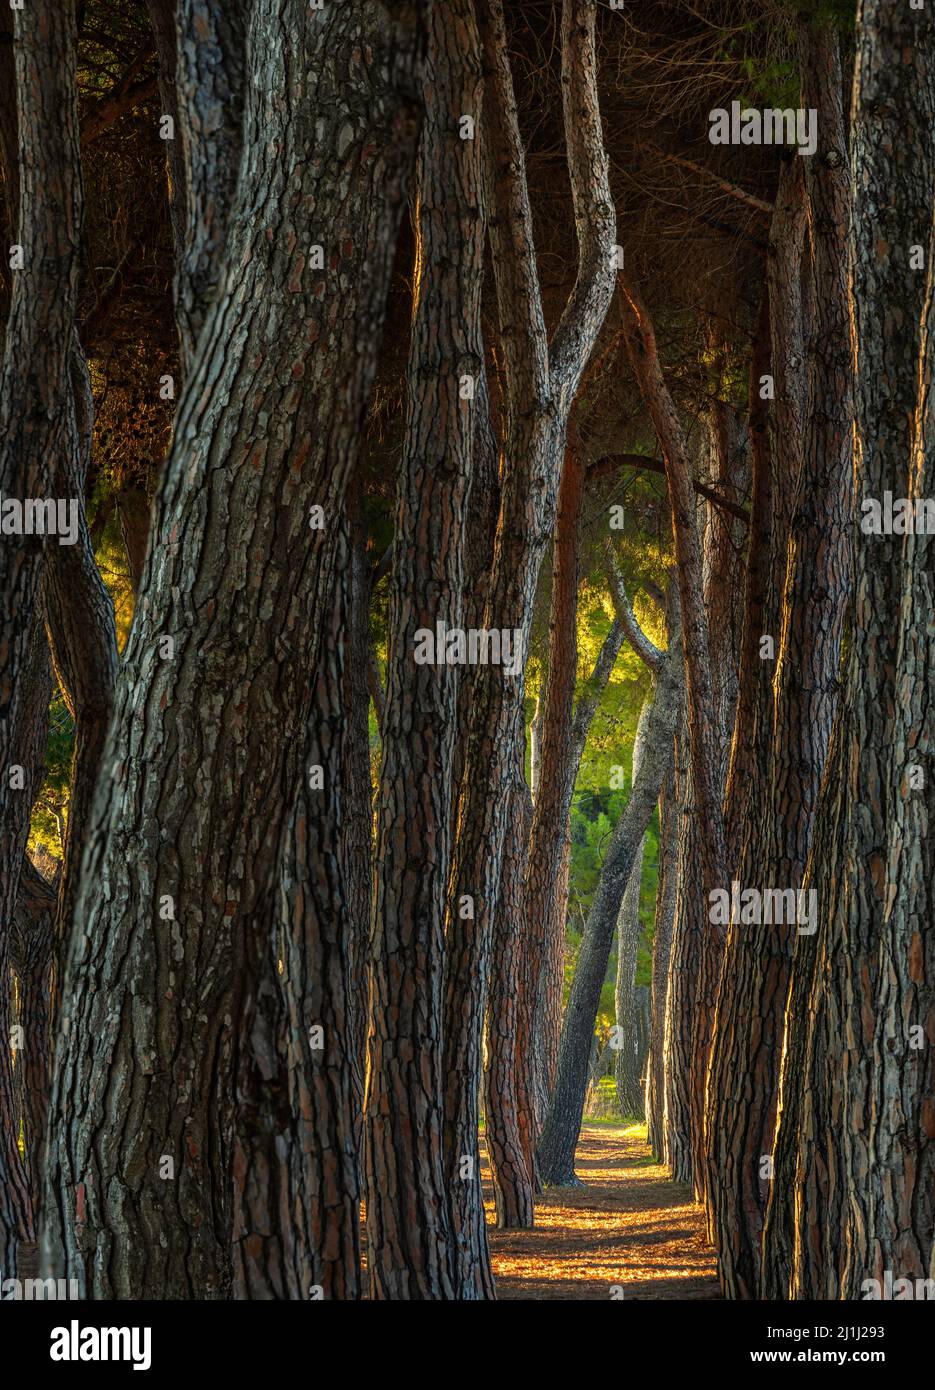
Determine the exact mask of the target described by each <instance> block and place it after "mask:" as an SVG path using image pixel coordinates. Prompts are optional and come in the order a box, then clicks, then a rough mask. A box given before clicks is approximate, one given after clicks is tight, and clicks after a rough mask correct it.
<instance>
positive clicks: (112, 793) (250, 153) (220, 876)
mask: <svg viewBox="0 0 935 1390" xmlns="http://www.w3.org/2000/svg"><path fill="white" fill-rule="evenodd" d="M251 46H252V48H253V50H254V51H255V52H256V53H257V54H259V53H260V52H261V53H262V61H263V66H264V72H265V80H264V82H263V83H262V84H253V83H251V84H249V85H248V87H247V90H246V95H245V103H246V109H245V118H244V129H245V131H246V132H248V135H247V138H246V141H245V146H244V153H243V164H242V168H241V177H240V180H239V183H238V192H237V197H236V200H235V207H234V210H233V212H232V214H231V221H230V235H229V237H228V244H227V252H226V260H225V265H224V268H223V270H222V273H221V275H220V277H219V287H218V292H217V295H216V298H215V302H214V304H213V306H212V307H211V309H210V311H209V313H208V318H207V320H206V322H205V325H204V331H203V332H202V333H201V335H200V338H199V348H198V351H197V353H196V357H195V361H194V363H193V366H192V370H191V372H190V374H189V377H188V380H187V383H186V387H185V390H184V393H183V396H182V399H181V401H180V404H179V415H178V421H177V425H176V432H175V442H174V445H173V452H172V455H171V457H170V459H169V461H168V464H167V467H166V470H165V475H164V478H163V481H162V485H161V488H160V492H159V495H158V497H157V500H156V505H155V509H154V526H153V544H152V546H151V549H150V555H149V560H148V562H147V568H146V574H145V576H144V583H143V590H142V592H141V595H140V600H139V603H138V605H137V611H136V615H135V618H134V623H133V629H132V631H131V634H130V639H129V641H128V644H127V650H126V654H125V665H124V670H123V672H122V675H121V680H120V682H119V687H118V694H117V703H116V710H115V715H114V719H113V722H112V725H111V731H110V734H109V737H108V744H107V749H106V751H105V758H104V768H105V775H104V776H103V777H102V779H101V782H100V784H99V795H98V797H97V800H96V804H95V812H94V817H93V822H92V825H91V827H90V832H89V844H88V850H87V852H86V856H85V872H84V874H83V878H82V885H81V891H80V895H79V906H78V915H77V920H78V921H80V923H81V929H80V930H77V931H75V932H74V933H73V936H72V942H71V949H70V952H69V956H68V963H67V966H66V974H65V982H64V987H63V995H62V1020H61V1029H60V1033H59V1039H58V1043H57V1047H56V1064H55V1077H54V1081H53V1097H52V1123H51V1134H52V1135H53V1143H52V1145H51V1149H50V1162H49V1173H48V1180H47V1186H46V1195H47V1200H46V1211H45V1218H46V1224H45V1229H44V1237H43V1244H44V1258H45V1261H46V1266H47V1268H48V1270H49V1272H50V1273H53V1274H57V1275H62V1274H67V1275H68V1276H73V1277H75V1278H77V1279H78V1280H79V1282H80V1286H81V1290H82V1293H83V1294H84V1295H89V1296H97V1297H122V1298H130V1297H133V1298H139V1297H202V1298H217V1297H224V1296H225V1295H226V1294H227V1293H228V1292H229V1291H230V1290H231V1288H232V1279H233V1269H232V1250H231V1240H232V1210H233V1193H232V1184H233V1183H234V1182H235V1181H237V1180H238V1178H240V1177H241V1176H242V1175H234V1174H232V1172H231V1169H230V1159H231V1155H232V1151H233V1139H234V1135H233V1126H234V1101H235V1097H234V1078H233V1051H234V1047H235V1043H236V1041H237V1039H238V1038H239V1039H241V1040H242V1039H245V1038H246V1039H249V1038H250V1036H251V1029H252V1021H251V1020H250V1019H249V1017H245V1013H244V1010H245V1006H246V1004H248V1003H249V1002H250V998H251V992H252V991H254V990H255V988H256V982H257V981H258V980H260V979H261V978H262V973H263V972H262V966H263V963H264V960H265V958H266V954H267V952H268V950H269V949H270V936H269V930H268V923H269V915H268V913H267V914H266V916H265V918H264V915H263V909H264V906H265V905H266V904H267V903H268V902H269V901H270V898H271V894H272V891H273V888H274V886H275V884H276V882H277V879H278V872H279V867H280V860H279V840H280V833H279V832H280V829H281V827H282V822H283V818H284V815H285V810H286V808H287V807H288V806H289V805H290V802H291V798H292V797H293V795H294V777H293V773H294V767H293V764H294V762H295V754H294V751H293V750H294V749H295V748H300V749H301V748H303V746H304V744H305V714H306V709H307V705H308V702H309V694H310V691H309V688H308V687H309V672H310V671H312V670H314V669H315V666H316V661H317V659H318V655H319V651H320V645H321V641H320V631H321V629H322V627H325V626H326V619H327V618H328V616H329V615H328V612H327V606H326V605H328V604H330V603H331V602H332V601H333V593H329V592H328V581H329V580H330V575H328V574H327V572H326V573H324V574H321V573H320V572H321V570H322V568H323V567H325V568H326V569H327V563H326V562H327V560H328V557H329V555H330V553H331V552H332V551H333V549H334V544H333V541H331V539H330V537H331V536H333V534H334V532H335V529H336V528H338V527H339V526H340V521H341V517H342V515H343V508H344V489H345V486H346V483H347V479H348V477H349V475H350V472H351V469H352V467H353V463H354V457H355V453H356V449H357V442H358V440H359V437H360V433H361V428H362V421H363V416H364V412H365V408H366V404H367V399H368V394H369V389H370V384H371V381H372V376H373V368H374V357H375V352H376V339H377V338H378V337H379V328H380V325H381V323H382V319H383V313H384V305H385V295H386V288H387V284H388V279H389V274H390V267H391V261H392V252H393V245H394V239H395V229H396V226H397V222H398V218H399V215H400V211H401V207H402V204H403V195H404V190H405V185H406V181H407V179H408V176H409V173H410V170H411V167H412V161H413V158H414V144H415V135H416V128H417V121H416V119H415V111H416V102H415V91H416V72H417V55H418V51H419V24H418V22H417V19H416V17H415V16H414V15H413V14H412V13H411V12H410V11H406V12H405V14H404V15H403V16H402V17H400V18H399V19H398V20H396V21H391V20H390V19H389V18H388V17H387V14H386V11H385V10H384V8H383V7H382V6H380V5H374V4H370V3H368V4H363V3H356V2H355V3H348V4H345V5H342V6H341V7H333V9H332V10H329V11H328V12H326V13H324V14H319V13H314V12H310V11H309V9H308V6H307V5H305V4H304V3H300V0H287V3H286V4H281V3H279V0H275V3H274V0H258V3H257V4H256V5H255V7H254V14H253V22H252V27H251ZM362 89H365V90H366V97H365V98H362V97H361V91H362ZM310 148H314V149H315V150H317V151H320V152H321V153H320V157H319V158H316V159H314V160H310V159H309V157H308V151H309V149H310ZM316 247H318V248H320V254H319V251H318V250H316V249H315V248H316ZM310 344H311V345H312V347H311V351H310ZM313 507H320V508H321V516H322V517H323V518H324V528H323V531H317V530H312V529H310V524H309V522H310V517H311V518H312V520H313V521H314V520H315V519H316V517H317V516H318V513H316V512H313V511H312V508H313ZM323 537H324V539H323ZM316 538H317V539H316ZM320 581H321V582H320ZM323 609H324V611H322V610H323ZM313 871H314V866H313ZM322 873H323V875H324V870H322ZM264 921H265V923H266V928H265V929H264V930H259V929H258V926H257V923H258V922H264ZM131 1019H132V1026H131ZM234 1034H236V1037H235V1036H234ZM87 1038H93V1039H94V1041H95V1045H94V1047H93V1049H90V1050H89V1049H88V1048H87V1047H86V1046H85V1045H84V1040H86V1039H87ZM169 1074H171V1075H172V1076H173V1077H174V1078H175V1081H174V1084H173V1086H172V1087H167V1086H166V1085H165V1084H164V1079H165V1077H166V1076H167V1075H169ZM105 1100H106V1105H105ZM325 1103H327V1102H325ZM287 1122H288V1117H285V1118H284V1120H283V1123H287ZM247 1138H248V1139H251V1136H247ZM261 1138H262V1136H260V1138H258V1139H257V1143H259V1142H260V1139H261ZM271 1216H272V1218H273V1219H275V1220H279V1219H281V1216H280V1213H279V1212H278V1211H277V1212H273V1213H271Z"/></svg>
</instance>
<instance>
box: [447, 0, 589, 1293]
mask: <svg viewBox="0 0 935 1390" xmlns="http://www.w3.org/2000/svg"><path fill="white" fill-rule="evenodd" d="M595 14H596V5H595V4H594V3H593V0H565V3H564V5H563V9H562V26H561V27H562V71H563V84H562V91H563V112H564V125H565V139H566V146H567V153H568V164H569V174H570V180H571V191H572V200H573V203H574V210H575V227H576V233H577V239H578V250H579V261H578V276H577V280H576V283H575V287H574V290H573V291H572V294H571V296H570V298H569V300H568V303H567V304H566V306H565V309H564V311H563V314H562V317H561V319H560V321H559V324H558V326H557V328H556V330H555V334H554V336H553V339H552V342H551V344H549V345H547V343H546V337H545V327H544V320H543V313H542V303H541V297H540V290H539V283H538V276H537V272H536V265H535V251H534V246H533V240H532V220H531V213H530V207H529V195H528V189H527V186H526V176H525V161H524V157H523V150H522V144H521V140H520V136H519V130H518V125H517V120H516V104H515V98H514V94H513V83H512V76H511V73H510V66H509V58H508V53H507V44H506V34H505V28H504V21H503V13H502V7H501V5H500V3H499V0H483V3H482V4H481V5H480V6H479V17H480V21H481V33H482V39H483V44H484V57H485V62H486V71H487V74H488V76H487V86H486V91H485V117H484V123H485V128H486V132H487V137H488V142H489V145H488V148H489V150H490V173H491V181H492V184H493V191H492V196H491V198H490V206H491V216H492V220H491V229H490V230H491V244H492V250H493V259H494V270H495V280H496V287H497V299H498V308H499V318H500V336H501V342H502V346H503V358H504V379H505V394H506V409H505V412H504V413H505V417H506V418H505V424H504V429H503V436H504V440H503V455H504V462H503V470H502V476H503V484H502V493H501V503H500V521H499V525H498V529H497V539H496V548H495V551H494V558H493V565H492V570H491V577H490V588H489V591H488V600H487V610H486V614H485V626H486V627H488V628H507V629H512V630H513V632H515V633H518V634H519V637H520V652H521V654H525V651H526V646H527V642H528V637H529V630H530V626H531V621H532V609H533V602H534V598H535V589H536V581H537V579H538V574H539V567H540V564H541V561H542V556H543V552H544V549H545V545H546V541H547V538H548V536H549V535H550V534H551V532H552V529H553V525H554V519H555V509H556V501H557V492H558V484H559V468H560V463H561V460H562V457H563V454H564V436H565V430H566V427H567V421H568V416H569V413H570V410H571V406H572V402H573V400H574V397H575V393H576V391H577V389H578V385H579V383H580V381H581V377H582V375H583V372H584V370H585V367H586V365H587V361H588V359H589V356H590V353H591V351H592V349H593V346H594V343H595V341H596V338H597V335H598V333H599V331H600V328H601V326H602V323H603V320H604V316H605V314H606V311H607V307H608V304H609V301H610V297H611V294H612V290H613V279H614V271H613V263H612V259H611V251H612V247H613V244H614V237H615V235H616V232H615V227H616V220H615V216H614V208H613V203H612V200H611V196H610V189H609V183H608V167H607V157H606V152H605V150H604V143H603V134H602V130H601V123H600V112H599V107H598V96H597V80H596V77H597V75H596V54H595V44H594V22H595ZM523 691H524V678H523V674H522V673H520V674H517V675H511V674H510V673H509V671H508V670H507V668H506V667H505V666H504V665H500V666H490V665H488V666H482V667H479V668H478V678H477V681H476V683H475V688H474V691H473V709H472V723H471V732H470V737H469V742H468V756H467V771H466V777H465V796H464V797H463V798H462V803H461V813H460V821H459V825H460V833H459V836H458V841H457V846H456V852H455V858H454V865H453V872H452V880H451V883H452V890H451V894H450V897H449V904H450V906H449V919H448V920H449V930H448V937H447V942H446V960H445V1009H444V1037H445V1065H444V1070H445V1078H446V1094H445V1144H444V1148H445V1164H446V1181H447V1188H448V1197H449V1205H450V1210H451V1225H452V1236H453V1241H454V1255H455V1267H454V1274H455V1285H456V1290H457V1294H458V1296H459V1297H462V1298H469V1299H473V1298H483V1297H487V1296H489V1294H490V1291H491V1289H492V1278H491V1275H490V1267H489V1257H488V1253H487V1237H486V1226H485V1220H484V1208H483V1202H482V1194H481V1186H480V1164H479V1156H478V1140H477V1125H478V1108H477V1099H478V1092H479V1086H480V1075H481V1042H482V1028H483V1020H484V1016H485V1010H486V994H487V981H488V970H489V963H490V945H491V934H492V929H493V921H494V915H495V912H496V907H497V898H498V894H499V888H500V873H501V868H502V863H503V847H504V840H505V834H506V811H507V808H508V805H509V798H508V796H507V794H506V793H507V791H508V787H509V777H510V758H511V753H512V749H513V748H514V747H515V744H516V742H517V740H518V739H519V737H520V735H521V733H522V725H523ZM468 903H469V904H470V914H471V915H469V909H468V908H467V906H466V905H467V904H468ZM464 1160H467V1162H464ZM465 1171H468V1172H470V1173H471V1174H472V1177H471V1179H470V1180H468V1181H465V1180H464V1178H463V1176H462V1174H463V1173H464V1172H465Z"/></svg>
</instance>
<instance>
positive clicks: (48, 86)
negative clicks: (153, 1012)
mask: <svg viewBox="0 0 935 1390" xmlns="http://www.w3.org/2000/svg"><path fill="white" fill-rule="evenodd" d="M13 45H14V52H15V65H16V94H17V95H16V101H17V118H18V129H19V161H18V168H12V167H7V168H5V170H4V175H5V181H6V186H7V188H8V189H9V188H10V187H11V186H14V185H15V186H16V187H17V194H16V196H15V198H14V200H13V201H14V202H15V205H16V206H15V212H16V213H17V214H18V216H17V217H16V218H15V222H16V226H17V231H16V236H15V241H14V248H19V254H21V256H22V267H21V268H20V269H13V272H12V275H13V291H12V297H11V302H10V311H9V316H8V318H7V324H6V341H5V348H4V355H3V366H2V372H0V495H2V496H3V497H4V498H10V497H12V498H16V499H18V500H20V501H25V500H26V499H30V498H33V499H41V498H46V497H48V496H49V495H50V493H51V491H52V480H53V478H54V477H55V474H56V469H57V466H58V463H59V460H60V459H61V458H62V457H63V454H64V452H65V450H66V449H67V448H68V442H69V428H68V423H69V422H68V412H69V406H70V399H71V385H70V381H69V373H68V366H69V358H70V354H71V350H72V335H73V332H74V322H75V308H76V300H77V275H78V247H79V240H80V229H81V155H80V148H79V137H78V113H77V97H76V88H75V11H74V4H73V0H35V2H34V3H31V4H29V5H27V6H26V7H25V8H24V9H21V10H16V11H15V12H14V14H13ZM4 150H5V151H6V150H7V141H4ZM4 163H5V164H6V163H7V160H6V159H5V160H4ZM42 555H43V551H42V541H41V540H40V539H39V538H38V537H35V536H25V535H22V536H18V537H16V538H15V539H14V538H12V537H9V536H5V537H4V539H3V544H2V545H0V593H2V594H3V616H2V619H0V768H2V770H3V775H2V777H0V835H2V839H0V981H2V982H3V988H0V1037H2V1039H3V1045H2V1046H0V1098H3V1097H11V1096H12V1090H13V1079H12V1073H11V1059H10V1049H9V1047H8V1045H7V1041H6V1040H7V1039H8V1037H9V1019H8V1017H7V1009H8V998H9V990H8V989H7V988H6V981H7V980H8V977H9V928H10V922H11V920H12V917H13V912H14V910H15V904H16V894H17V888H18V884H19V869H20V862H21V859H22V845H21V844H20V835H19V833H18V826H19V824H20V822H21V820H22V817H19V816H17V814H16V811H15V806H14V802H15V799H16V798H17V797H18V796H22V795H23V791H22V789H21V788H20V787H19V786H18V785H17V783H18V780H19V779H18V778H16V777H15V776H14V775H13V772H12V769H14V768H16V767H22V766H23V759H22V758H21V757H20V756H19V750H18V749H17V747H16V742H15V737H16V733H17V729H18V725H17V706H18V703H19V699H20V693H21V687H22V680H23V674H24V667H25V665H26V661H27V653H28V648H29V643H30V640H31V634H32V630H33V618H34V613H35V605H36V597H37V594H38V589H39V581H40V575H41V568H42ZM20 1235H24V1236H25V1237H26V1238H27V1239H29V1238H31V1235H32V1215H31V1211H30V1202H29V1194H28V1191H27V1185H26V1178H25V1173H24V1170H23V1165H22V1162H21V1160H20V1155H19V1151H18V1148H17V1146H16V1144H15V1142H14V1143H13V1144H12V1146H11V1145H10V1144H9V1143H6V1142H4V1136H3V1134H2V1133H0V1275H5V1276H8V1277H13V1276H14V1275H15V1272H16V1244H17V1240H18V1238H19V1236H20Z"/></svg>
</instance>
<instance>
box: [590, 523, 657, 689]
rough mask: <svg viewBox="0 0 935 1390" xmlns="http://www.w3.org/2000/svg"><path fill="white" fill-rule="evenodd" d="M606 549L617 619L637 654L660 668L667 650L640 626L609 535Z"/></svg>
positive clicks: (650, 667)
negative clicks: (657, 643) (648, 635)
mask: <svg viewBox="0 0 935 1390" xmlns="http://www.w3.org/2000/svg"><path fill="white" fill-rule="evenodd" d="M604 550H605V553H606V555H607V578H608V579H609V580H610V595H611V598H612V599H613V601H614V609H615V611H616V613H617V621H618V622H619V623H620V626H621V627H622V629H623V631H624V633H625V635H626V638H627V641H628V642H629V643H630V646H631V647H632V648H633V650H634V651H635V652H636V654H637V656H638V657H639V658H640V660H641V661H643V662H644V663H645V664H646V665H647V666H648V667H649V669H650V670H651V671H652V672H654V673H655V672H656V671H658V670H659V663H660V662H661V661H662V658H663V657H664V656H665V652H664V651H663V650H662V649H661V648H660V647H657V646H656V644H655V642H652V641H651V640H650V639H649V638H648V637H647V636H646V633H645V632H644V631H643V629H642V627H641V626H640V623H639V619H638V618H637V616H636V614H635V613H634V612H633V608H632V605H631V603H630V600H629V597H628V596H627V586H626V584H625V582H624V578H623V572H622V570H621V569H620V565H619V563H618V561H617V556H616V554H615V552H614V546H613V542H612V541H611V539H610V537H609V536H608V537H607V539H606V540H605V542H604Z"/></svg>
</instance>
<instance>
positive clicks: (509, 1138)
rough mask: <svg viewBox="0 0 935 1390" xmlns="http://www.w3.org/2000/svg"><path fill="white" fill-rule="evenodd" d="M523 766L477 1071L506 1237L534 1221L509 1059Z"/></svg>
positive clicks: (519, 941)
mask: <svg viewBox="0 0 935 1390" xmlns="http://www.w3.org/2000/svg"><path fill="white" fill-rule="evenodd" d="M523 762H524V759H523V758H522V756H520V755H519V750H517V756H516V758H515V768H514V782H513V786H512V789H511V793H510V795H511V798H512V802H511V807H510V823H509V828H508V832H507V841H506V846H505V848H504V859H503V882H502V889H501V898H500V910H499V911H498V912H497V914H496V916H495V918H494V939H493V952H492V960H491V970H490V993H489V995H488V999H487V1047H486V1052H487V1066H486V1068H485V1072H484V1077H485V1093H484V1094H485V1105H484V1110H485V1115H486V1121H487V1123H486V1135H487V1156H488V1159H489V1162H490V1174H491V1180H492V1184H493V1194H494V1209H495V1211H496V1217H497V1225H498V1227H500V1228H501V1229H507V1230H510V1229H513V1230H520V1229H522V1230H531V1229H532V1226H533V1222H534V1211H533V1183H534V1178H535V1169H534V1164H533V1163H532V1162H531V1161H530V1155H529V1151H528V1149H527V1147H526V1144H524V1137H525V1136H524V1134H523V1132H522V1131H521V1128H520V1119H519V1109H520V1107H519V1094H518V1090H519V1087H520V1086H521V1085H522V1084H523V1082H524V1080H525V1079H526V1078H527V1073H526V1072H525V1071H524V1069H523V1067H522V1065H521V1059H520V1058H519V1057H518V1056H517V1038H518V1027H517V1024H518V1018H517V1015H518V1010H519V995H520V989H519V985H520V978H521V965H522V960H521V955H522V946H523V938H522V931H521V930H520V926H521V923H522V920H523V885H524V881H525V869H526V853H527V849H528V845H529V829H530V822H531V810H532V808H531V805H530V797H529V788H528V787H527V785H526V778H525V775H524V770H523Z"/></svg>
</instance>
